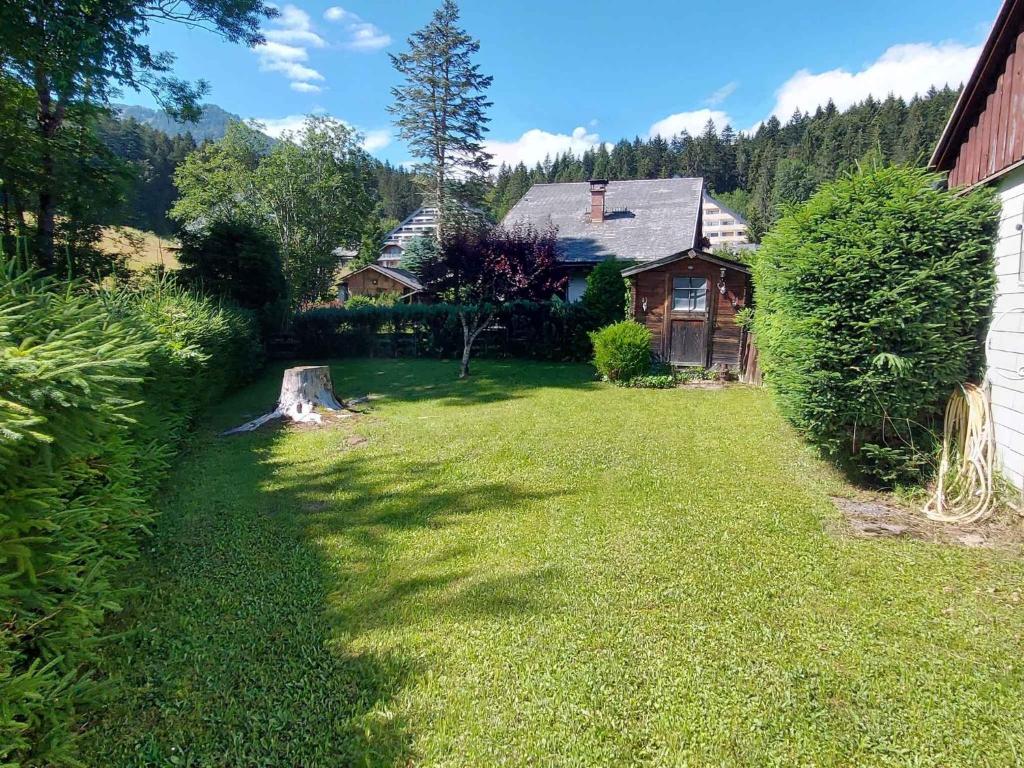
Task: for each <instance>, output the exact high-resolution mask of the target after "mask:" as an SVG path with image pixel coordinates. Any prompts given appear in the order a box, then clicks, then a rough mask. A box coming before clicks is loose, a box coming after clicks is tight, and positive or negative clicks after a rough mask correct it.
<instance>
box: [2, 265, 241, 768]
mask: <svg viewBox="0 0 1024 768" xmlns="http://www.w3.org/2000/svg"><path fill="white" fill-rule="evenodd" d="M259 363H260V358H259V346H258V337H257V329H256V325H255V323H254V321H253V320H252V318H251V317H250V316H248V315H247V314H245V313H244V312H241V311H238V310H234V309H231V308H228V307H225V306H219V305H217V304H216V303H214V302H212V301H210V300H206V299H202V298H200V297H198V296H195V295H193V294H190V293H188V292H186V291H183V290H181V289H179V288H176V287H174V286H173V285H167V284H163V285H159V284H158V285H154V286H149V287H146V288H138V289H133V290H122V291H119V292H116V293H108V294H97V293H95V292H91V291H88V290H86V289H85V288H84V287H83V286H81V285H74V284H71V285H69V284H67V283H58V282H55V281H50V280H42V279H38V278H36V277H35V276H33V275H30V274H25V273H23V272H19V271H18V269H17V268H16V267H15V266H14V265H13V264H11V263H7V264H0V616H3V620H2V621H0V765H4V766H8V765H10V766H18V765H64V764H71V763H73V762H74V737H73V734H74V728H75V725H76V720H77V719H78V716H79V715H78V713H79V712H80V709H81V707H82V705H83V704H85V703H87V702H89V701H90V700H91V699H92V698H93V697H94V696H95V694H96V688H95V685H94V684H93V682H92V681H90V679H89V675H88V664H89V661H90V659H91V658H92V653H93V648H94V646H95V644H96V643H97V641H98V640H99V639H100V638H101V635H102V622H103V618H104V616H105V615H106V614H107V613H108V612H110V611H112V610H117V608H118V605H119V600H120V599H121V597H122V595H123V592H124V585H120V584H118V583H117V580H116V578H115V572H116V571H117V569H118V568H119V566H120V565H121V564H122V563H124V562H125V561H127V560H131V559H132V558H134V557H136V555H137V554H138V534H139V532H140V531H141V530H142V529H144V528H145V526H146V525H147V524H148V523H149V522H150V521H151V519H152V516H153V510H152V507H151V506H150V499H151V497H152V494H153V492H154V490H155V489H156V487H157V486H158V485H159V483H160V481H161V479H162V478H163V477H164V476H165V473H166V469H167V465H168V460H169V458H170V455H171V453H172V452H173V449H174V447H175V445H176V444H177V443H178V442H179V441H180V439H181V438H182V437H183V435H184V434H185V431H186V429H187V427H188V425H189V423H190V421H191V420H192V419H193V418H194V417H195V415H196V414H197V413H198V412H199V410H200V409H201V408H202V407H203V406H204V405H205V404H206V403H207V402H209V401H210V400H212V399H214V398H216V397H219V396H220V395H221V394H223V393H224V392H225V391H226V390H227V389H229V388H231V387H234V386H236V385H238V384H239V383H241V382H242V381H243V380H244V379H246V378H248V377H249V375H251V374H252V373H254V372H255V369H256V367H257V366H258V365H259Z"/></svg>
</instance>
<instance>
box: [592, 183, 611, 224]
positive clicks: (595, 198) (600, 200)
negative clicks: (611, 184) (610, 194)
mask: <svg viewBox="0 0 1024 768" xmlns="http://www.w3.org/2000/svg"><path fill="white" fill-rule="evenodd" d="M607 189H608V179H591V180H590V220H591V221H592V222H593V223H594V224H600V223H601V222H602V221H604V193H605V191H606V190H607Z"/></svg>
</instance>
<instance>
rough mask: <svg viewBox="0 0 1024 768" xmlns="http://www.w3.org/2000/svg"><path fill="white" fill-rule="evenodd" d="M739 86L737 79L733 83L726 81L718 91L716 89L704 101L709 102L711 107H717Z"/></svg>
mask: <svg viewBox="0 0 1024 768" xmlns="http://www.w3.org/2000/svg"><path fill="white" fill-rule="evenodd" d="M739 87H740V84H739V83H737V82H736V81H735V80H733V81H732V82H731V83H726V84H725V85H723V86H722V87H721V88H719V89H718V90H717V91H715V92H714V93H712V94H711V95H710V96H708V97H707V98H706V99H704V103H705V104H707V105H708V106H709V107H717V106H718V105H719V104H721V103H722V102H724V101H725V100H726V99H728V98H729V97H730V96H732V95H733V94H734V93H735V92H736V89H737V88H739Z"/></svg>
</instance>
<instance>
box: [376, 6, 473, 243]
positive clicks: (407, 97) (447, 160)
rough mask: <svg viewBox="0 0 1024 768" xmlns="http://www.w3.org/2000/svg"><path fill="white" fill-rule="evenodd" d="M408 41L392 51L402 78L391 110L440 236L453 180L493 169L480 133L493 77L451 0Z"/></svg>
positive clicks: (393, 61)
mask: <svg viewBox="0 0 1024 768" xmlns="http://www.w3.org/2000/svg"><path fill="white" fill-rule="evenodd" d="M408 43H409V51H408V52H407V53H401V54H399V55H397V56H394V55H393V56H391V63H392V64H393V65H394V67H395V69H396V70H398V72H399V74H401V75H402V76H403V77H404V78H405V83H404V84H403V85H401V86H398V87H396V88H392V89H391V93H392V95H393V96H394V99H395V101H394V104H392V105H391V107H389V111H390V112H391V113H392V114H393V115H395V116H396V120H395V124H396V125H397V126H398V130H399V135H400V136H401V138H402V139H404V140H405V141H407V142H409V147H410V149H411V150H412V153H413V156H414V157H416V158H418V159H419V160H420V163H419V164H418V165H417V167H416V170H417V171H418V172H420V173H422V174H424V175H425V176H426V177H427V178H429V179H430V190H429V191H430V194H431V196H432V197H433V199H434V201H435V202H436V204H437V208H438V218H437V237H438V239H439V240H440V239H442V238H443V237H444V220H445V218H446V216H447V213H446V208H447V204H448V199H447V197H448V193H449V191H451V192H452V193H453V194H457V192H456V191H455V190H454V189H452V187H453V183H452V181H453V179H454V178H455V177H459V178H461V179H462V180H463V181H467V180H468V181H474V180H478V181H479V180H482V179H483V178H484V176H485V175H486V174H487V172H488V171H489V170H490V168H491V155H489V154H488V153H487V152H486V151H485V150H484V146H483V137H484V133H485V131H486V130H487V123H488V122H489V121H490V118H488V117H487V114H486V113H487V108H488V107H490V106H491V102H489V101H487V97H486V96H485V95H484V93H485V91H486V90H487V89H488V88H489V87H490V85H491V81H492V78H491V77H489V76H487V75H483V74H481V73H480V68H479V66H478V65H476V64H474V63H473V56H475V55H476V54H477V53H478V52H479V51H480V43H479V42H478V41H477V40H474V39H473V38H472V37H470V36H469V35H468V34H466V32H465V30H463V29H461V28H459V7H458V5H456V3H455V2H454V0H444V5H442V6H441V7H440V8H439V9H437V10H436V11H435V12H434V18H433V19H432V20H431V22H430V23H429V24H428V25H427V26H425V27H424V28H423V29H420V30H418V31H416V32H414V33H413V34H412V36H411V37H410V38H409V40H408ZM466 188H469V189H472V188H473V187H472V185H470V186H469V187H466Z"/></svg>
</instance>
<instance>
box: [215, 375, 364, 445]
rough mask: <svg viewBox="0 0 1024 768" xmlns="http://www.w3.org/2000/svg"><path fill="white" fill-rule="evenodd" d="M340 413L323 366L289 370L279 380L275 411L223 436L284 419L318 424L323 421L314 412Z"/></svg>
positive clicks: (329, 379) (338, 404) (329, 378)
mask: <svg viewBox="0 0 1024 768" xmlns="http://www.w3.org/2000/svg"><path fill="white" fill-rule="evenodd" d="M317 408H319V409H321V410H325V411H342V410H344V409H345V407H344V406H343V405H342V404H341V403H340V402H339V401H338V398H337V397H336V396H335V394H334V385H333V383H332V382H331V369H330V368H328V367H327V366H326V365H303V366H299V367H298V368H289V369H287V370H286V371H285V372H284V378H282V380H281V394H280V396H279V397H278V399H277V407H276V408H275V409H274V410H273V411H271V412H270V413H267V414H264V415H263V416H260V417H259V418H258V419H253V420H252V421H250V422H247V423H245V424H243V425H242V426H240V427H235V428H234V429H229V430H228V431H227V432H224V433H223V434H225V435H235V434H238V433H239V432H252V431H253V430H254V429H259V428H260V427H262V426H263V425H264V424H266V423H267V422H269V421H273V420H274V419H284V418H288V419H291V420H292V421H295V422H299V423H305V424H322V423H323V418H322V417H321V416H320V414H319V413H317V412H316V410H315V409H317Z"/></svg>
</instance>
